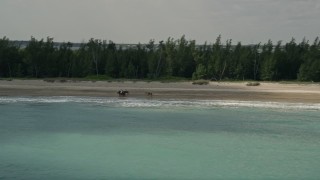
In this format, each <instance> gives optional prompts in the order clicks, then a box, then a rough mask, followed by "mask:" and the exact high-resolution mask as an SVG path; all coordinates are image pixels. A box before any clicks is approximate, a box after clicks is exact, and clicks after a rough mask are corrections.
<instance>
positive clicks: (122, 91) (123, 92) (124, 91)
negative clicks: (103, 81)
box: [117, 90, 129, 97]
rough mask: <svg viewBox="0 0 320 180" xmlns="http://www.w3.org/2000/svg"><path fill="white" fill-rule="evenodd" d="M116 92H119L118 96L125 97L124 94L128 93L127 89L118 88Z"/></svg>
mask: <svg viewBox="0 0 320 180" xmlns="http://www.w3.org/2000/svg"><path fill="white" fill-rule="evenodd" d="M117 94H119V97H125V96H127V94H129V91H127V90H119V91H118V92H117Z"/></svg>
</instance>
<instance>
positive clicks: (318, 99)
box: [0, 79, 320, 103]
mask: <svg viewBox="0 0 320 180" xmlns="http://www.w3.org/2000/svg"><path fill="white" fill-rule="evenodd" d="M246 83H247V82H210V83H209V84H208V85H193V84H192V82H191V81H190V82H174V83H162V82H156V81H154V82H145V81H121V82H120V81H119V82H116V81H113V82H107V81H96V82H94V81H73V80H66V81H60V80H55V81H54V82H52V81H51V82H48V81H45V80H16V79H14V80H11V81H8V80H0V96H96V97H118V94H117V91H118V90H121V89H122V90H128V91H129V92H130V93H129V95H128V97H133V98H157V99H205V100H241V101H272V102H300V103H320V84H316V83H314V84H294V83H270V82H261V83H260V86H246ZM148 92H151V93H152V97H150V96H148V95H147V93H148Z"/></svg>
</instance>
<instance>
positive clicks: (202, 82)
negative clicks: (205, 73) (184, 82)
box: [192, 79, 209, 85]
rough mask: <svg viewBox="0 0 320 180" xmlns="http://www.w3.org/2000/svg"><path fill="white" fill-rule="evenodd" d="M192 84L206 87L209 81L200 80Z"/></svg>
mask: <svg viewBox="0 0 320 180" xmlns="http://www.w3.org/2000/svg"><path fill="white" fill-rule="evenodd" d="M192 84H193V85H208V84H209V81H207V80H203V79H200V80H196V81H193V82H192Z"/></svg>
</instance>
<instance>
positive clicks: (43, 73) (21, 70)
mask: <svg viewBox="0 0 320 180" xmlns="http://www.w3.org/2000/svg"><path fill="white" fill-rule="evenodd" d="M72 47H73V44H72V43H70V42H67V43H61V44H60V45H59V46H55V45H54V41H53V38H50V37H48V38H47V39H46V40H44V39H41V40H37V39H35V38H34V37H31V40H30V41H29V43H28V45H27V46H26V47H25V48H20V47H19V45H17V44H15V43H13V42H12V41H10V40H9V39H8V38H6V37H4V38H2V39H0V77H7V78H8V77H10V78H11V77H21V78H50V77H64V78H82V77H87V76H92V75H94V76H98V77H99V76H105V77H110V78H127V79H158V78H163V77H169V78H172V77H181V78H188V79H191V78H192V79H209V80H218V81H219V80H265V81H279V80H300V81H315V82H316V81H320V40H319V38H318V37H317V38H316V39H315V40H314V41H313V42H312V43H309V42H308V41H307V40H305V39H304V40H302V42H300V43H297V42H296V41H295V39H292V40H291V41H290V42H287V43H285V44H283V43H282V42H281V41H279V42H277V43H275V44H274V43H273V42H272V41H271V40H269V41H268V42H267V43H265V44H261V43H259V44H254V45H242V44H241V42H238V43H237V44H235V45H233V44H232V40H227V41H226V42H225V43H223V42H221V36H218V37H217V38H216V40H215V42H214V43H211V44H208V43H205V44H203V45H196V42H195V41H194V40H187V39H186V38H185V36H182V37H181V38H179V39H176V40H175V39H173V38H168V39H167V40H166V41H160V42H159V43H155V41H154V40H150V42H149V43H147V44H137V45H135V46H134V47H131V48H124V47H121V46H117V45H116V44H115V43H114V42H112V41H108V42H107V41H103V40H100V39H90V40H89V41H88V42H84V43H82V44H81V45H80V47H79V48H78V49H73V48H72Z"/></svg>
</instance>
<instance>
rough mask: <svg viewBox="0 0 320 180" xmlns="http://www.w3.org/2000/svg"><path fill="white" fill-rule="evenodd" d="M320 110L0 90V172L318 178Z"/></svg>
mask: <svg viewBox="0 0 320 180" xmlns="http://www.w3.org/2000/svg"><path fill="white" fill-rule="evenodd" d="M319 110H320V104H292V103H268V102H242V101H187V100H186V101H183V100H179V101H177V100H167V101H164V100H147V99H145V100H144V99H126V98H122V99H121V98H120V99H118V98H79V97H78V98H76V97H40V98H39V97H38V98H30V97H1V98H0V179H320V171H319V170H320V169H319V167H320V111H319Z"/></svg>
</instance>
